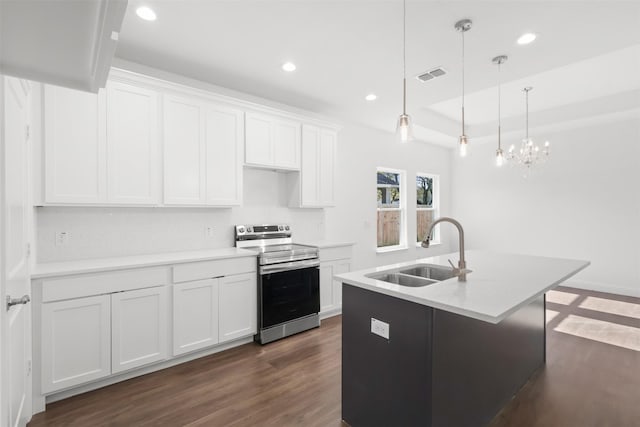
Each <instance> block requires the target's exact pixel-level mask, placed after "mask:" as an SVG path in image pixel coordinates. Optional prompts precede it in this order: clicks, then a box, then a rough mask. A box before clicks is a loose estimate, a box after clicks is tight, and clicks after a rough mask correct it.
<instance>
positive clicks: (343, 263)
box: [331, 259, 351, 307]
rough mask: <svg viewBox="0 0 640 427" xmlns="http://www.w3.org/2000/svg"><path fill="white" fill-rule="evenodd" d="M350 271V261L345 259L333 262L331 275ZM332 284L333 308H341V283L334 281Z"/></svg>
mask: <svg viewBox="0 0 640 427" xmlns="http://www.w3.org/2000/svg"><path fill="white" fill-rule="evenodd" d="M349 271H351V260H348V259H345V260H340V261H335V262H334V266H333V274H343V273H348V272H349ZM331 280H332V282H333V304H334V306H335V307H342V282H341V281H340V280H335V279H333V277H332V279H331Z"/></svg>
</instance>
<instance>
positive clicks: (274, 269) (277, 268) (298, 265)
mask: <svg viewBox="0 0 640 427" xmlns="http://www.w3.org/2000/svg"><path fill="white" fill-rule="evenodd" d="M319 265H320V261H318V260H317V259H312V260H308V261H293V262H286V263H283V264H273V265H265V266H262V267H260V274H272V273H281V272H283V271H290V270H300V269H302V268H312V267H318V266H319Z"/></svg>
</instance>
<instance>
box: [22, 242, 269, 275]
mask: <svg viewBox="0 0 640 427" xmlns="http://www.w3.org/2000/svg"><path fill="white" fill-rule="evenodd" d="M255 256H257V253H256V252H254V251H250V250H247V249H238V248H223V249H204V250H199V251H182V252H165V253H159V254H147V255H134V256H127V257H114V258H92V259H82V260H77V261H63V262H47V263H42V264H36V265H35V268H34V269H33V271H32V272H31V278H32V279H38V278H42V277H54V276H67V275H70V274H82V273H95V272H99V271H110V270H120V269H123V268H138V267H150V266H156V265H167V264H180V263H185V262H194V261H210V260H216V259H225V258H239V257H255Z"/></svg>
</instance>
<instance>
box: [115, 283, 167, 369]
mask: <svg viewBox="0 0 640 427" xmlns="http://www.w3.org/2000/svg"><path fill="white" fill-rule="evenodd" d="M167 315H168V312H167V297H166V288H165V287H162V286H160V287H155V288H148V289H139V290H136V291H127V292H119V293H115V294H112V295H111V331H112V334H111V371H112V372H113V373H114V374H115V373H117V372H122V371H125V370H128V369H132V368H137V367H138V366H143V365H146V364H148V363H152V362H156V361H159V360H163V359H166V357H167Z"/></svg>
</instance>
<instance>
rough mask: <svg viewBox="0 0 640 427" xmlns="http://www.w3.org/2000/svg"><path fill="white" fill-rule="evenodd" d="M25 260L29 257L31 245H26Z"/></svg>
mask: <svg viewBox="0 0 640 427" xmlns="http://www.w3.org/2000/svg"><path fill="white" fill-rule="evenodd" d="M26 253H27V258H29V257H30V256H31V243H27V250H26Z"/></svg>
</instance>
